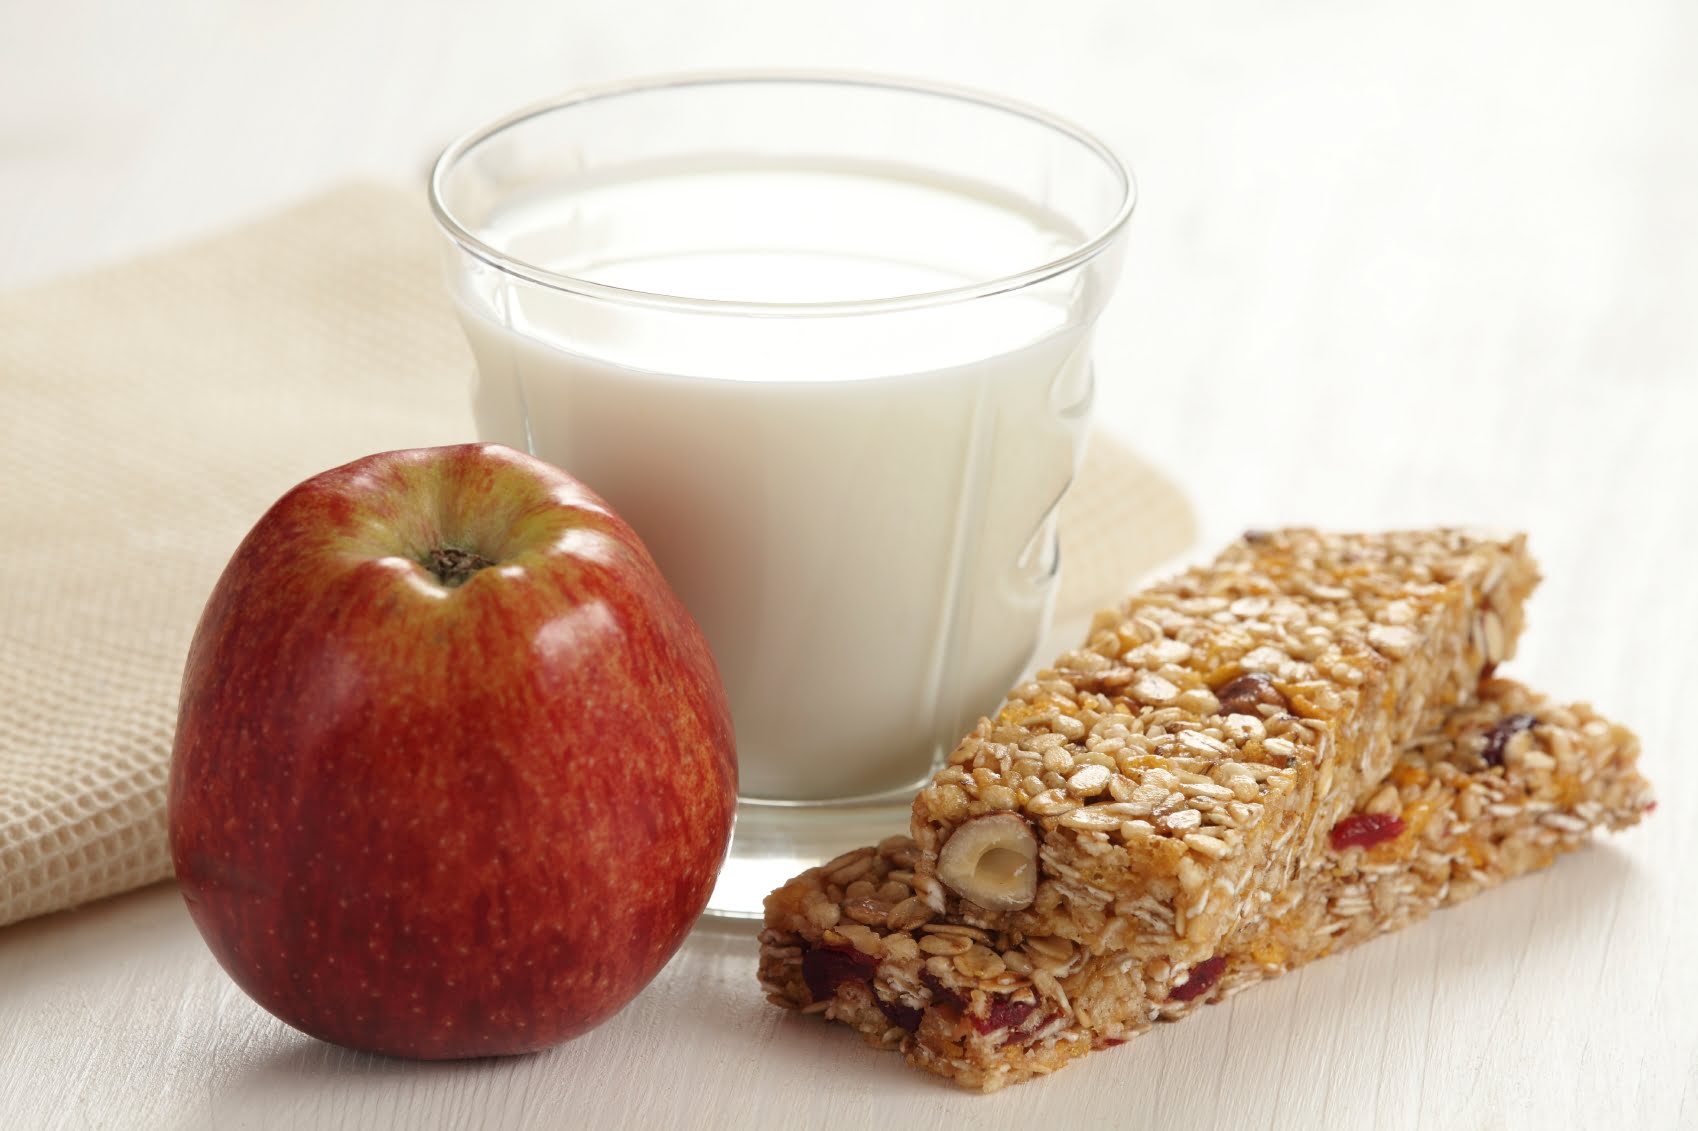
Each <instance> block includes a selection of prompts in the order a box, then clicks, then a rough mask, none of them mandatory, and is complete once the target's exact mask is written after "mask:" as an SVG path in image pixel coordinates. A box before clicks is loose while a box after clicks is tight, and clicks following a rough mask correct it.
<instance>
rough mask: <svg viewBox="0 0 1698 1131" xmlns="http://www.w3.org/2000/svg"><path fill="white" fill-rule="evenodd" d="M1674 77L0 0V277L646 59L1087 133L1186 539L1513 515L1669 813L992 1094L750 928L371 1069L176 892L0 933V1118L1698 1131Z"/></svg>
mask: <svg viewBox="0 0 1698 1131" xmlns="http://www.w3.org/2000/svg"><path fill="white" fill-rule="evenodd" d="M1695 59H1698V4H1693V3H1691V2H1690V0H1619V2H1611V3H1604V2H1602V0H1594V2H1589V3H1581V2H1575V0H1484V2H1482V0H1429V2H1427V3H1421V4H1411V3H1408V2H1407V0H1397V2H1384V0H1287V2H1269V3H1261V4H1257V3H1252V2H1250V0H1203V2H1200V3H1192V4H1179V3H1160V2H1156V0H1040V2H1026V3H1020V2H1015V0H971V2H957V0H950V2H946V3H928V2H923V0H903V2H899V3H898V2H889V0H858V2H856V3H852V4H851V3H831V4H825V3H817V2H813V3H810V2H807V0H746V2H743V3H735V4H733V3H726V2H711V0H700V2H694V3H687V2H684V0H678V2H676V3H664V4H663V3H654V2H637V0H624V2H618V0H496V2H488V3H469V2H467V0H456V2H450V0H415V2H412V3H399V2H397V3H389V4H378V3H330V2H315V0H302V2H298V3H292V4H275V3H262V2H260V0H240V2H235V0H232V2H226V3H214V2H211V0H205V2H200V3H195V2H189V0H170V2H160V3H152V4H138V3H133V2H130V3H119V2H111V3H93V2H69V3H45V2H26V0H0V287H7V286H17V285H26V284H29V283H31V282H34V281H38V280H42V279H46V278H49V277H52V276H54V275H58V274H60V273H63V272H67V271H73V270H76V269H78V268H83V267H88V266H92V265H95V264H99V263H102V262H106V261H110V260H112V259H115V258H119V257H123V256H125V255H128V254H131V253H134V252H137V251H140V250H143V249H150V248H155V247H161V246H166V245H168V244H170V243H171V242H173V241H175V240H178V239H180V238H182V237H185V236H188V235H191V234H200V233H202V232H205V231H208V230H212V229H215V228H217V227H220V226H223V225H226V224H229V223H232V222H235V221H238V220H242V219H247V218H251V217H256V216H259V215H261V214H263V213H265V212H267V211H268V210H270V209H272V208H274V207H277V206H279V205H282V204H284V203H286V202H290V201H293V200H295V199H297V198H299V197H301V196H303V195H306V194H308V193H311V192H312V191H314V190H316V189H319V188H322V187H326V186H329V185H331V184H334V183H337V182H339V181H342V180H345V179H348V178H350V177H355V176H368V177H370V176H375V177H380V178H387V179H400V180H406V181H409V182H411V183H414V184H421V185H422V177H423V171H424V169H425V166H426V164H427V162H428V160H429V158H430V157H431V156H432V155H433V153H434V151H435V150H436V149H438V148H440V146H441V145H442V144H443V143H445V142H446V141H447V140H448V139H449V138H450V137H451V136H452V135H454V134H456V133H458V132H460V131H462V130H463V129H465V128H468V127H470V126H472V125H474V124H477V123H478V122H480V121H481V120H483V119H485V118H488V117H491V116H493V115H495V114H497V113H500V112H502V111H505V110H507V109H509V108H511V107H513V106H514V105H517V104H520V103H523V102H528V101H532V100H535V99H537V98H540V97H544V96H546V95H549V94H552V93H556V92H558V91H560V90H563V89H565V88H567V87H571V86H575V85H579V84H583V83H589V82H598V81H603V80H607V79H611V78H618V77H623V76H630V75H636V74H641V73H647V72H655V71H663V70H673V69H681V68H694V67H727V66H744V65H762V66H785V67H805V66H830V67H850V68H857V69H868V70H875V71H885V72H902V73H910V74H914V75H919V76H924V77H929V78H933V79H941V80H949V81H955V82H961V83H967V84H971V85H975V86H980V87H986V88H990V89H993V90H996V91H1000V92H1002V93H1005V94H1007V95H1011V96H1014V97H1017V98H1021V99H1025V100H1028V101H1031V102H1035V103H1039V104H1042V105H1045V106H1048V107H1050V108H1053V109H1055V110H1057V111H1059V112H1061V113H1063V114H1065V115H1067V116H1070V117H1072V118H1074V119H1076V120H1078V121H1080V122H1081V123H1083V124H1085V125H1086V126H1088V127H1089V128H1091V129H1093V130H1094V131H1096V132H1097V133H1099V134H1100V135H1101V136H1103V137H1104V138H1105V139H1106V140H1107V141H1109V142H1110V144H1111V145H1113V146H1114V147H1115V148H1116V149H1117V150H1118V151H1119V152H1121V153H1122V154H1123V155H1124V156H1125V157H1126V158H1127V160H1128V161H1129V162H1130V163H1131V164H1132V165H1133V166H1134V168H1135V170H1136V172H1137V174H1138V177H1139V181H1140V186H1141V195H1140V202H1139V206H1138V211H1137V214H1136V215H1135V217H1134V219H1133V224H1132V234H1131V243H1130V250H1129V255H1128V269H1127V275H1126V279H1125V282H1124V286H1123V289H1122V291H1121V293H1120V296H1119V298H1118V299H1117V300H1116V302H1115V304H1114V306H1113V307H1112V308H1111V309H1110V312H1109V314H1108V316H1107V318H1106V321H1105V325H1104V327H1103V332H1102V336H1101V341H1100V348H1099V351H1098V358H1099V374H1100V376H1101V378H1102V380H1103V382H1104V389H1103V395H1102V399H1101V402H1100V403H1101V409H1102V417H1103V420H1104V421H1105V423H1106V424H1108V426H1109V427H1111V428H1113V429H1114V430H1115V431H1116V432H1118V433H1120V434H1122V435H1123V436H1125V437H1126V438H1127V439H1129V440H1130V441H1132V442H1133V443H1134V444H1135V445H1136V446H1137V447H1138V449H1139V450H1140V451H1141V452H1142V453H1143V454H1145V455H1146V456H1148V457H1150V458H1152V459H1154V460H1155V461H1156V462H1158V463H1159V464H1161V465H1162V466H1163V467H1164V468H1165V469H1166V470H1168V471H1169V472H1171V473H1172V474H1173V475H1174V476H1175V477H1176V478H1177V479H1178V480H1179V481H1180V482H1181V483H1182V484H1183V485H1184V486H1185V488H1186V489H1187V491H1188V492H1189V493H1190V494H1191V496H1192V499H1193V501H1194V503H1195V505H1196V507H1197V509H1198V512H1199V515H1200V519H1201V526H1202V530H1203V536H1204V541H1205V543H1206V544H1210V545H1212V544H1214V543H1218V542H1220V541H1222V540H1224V539H1225V538H1227V537H1229V536H1231V535H1232V534H1234V533H1236V532H1237V531H1238V530H1240V529H1242V528H1244V527H1246V526H1250V525H1264V526H1265V525H1271V524H1275V523H1281V524H1283V523H1294V522H1305V521H1314V522H1319V523H1324V524H1327V525H1332V526H1341V527H1343V526H1353V527H1384V526H1393V525H1407V524H1421V523H1429V522H1438V521H1446V522H1490V523H1496V524H1500V525H1507V526H1513V527H1519V528H1523V529H1527V530H1529V531H1531V533H1532V536H1533V545H1534V548H1535V551H1536V552H1537V553H1538V554H1539V556H1540V558H1541V560H1542V561H1543V563H1544V567H1545V572H1546V575H1547V581H1546V583H1545V585H1544V587H1543V588H1542V589H1541V591H1540V594H1539V595H1538V597H1537V598H1536V601H1535V604H1534V607H1533V611H1532V618H1533V619H1532V630H1531V632H1530V634H1529V636H1528V637H1527V639H1526V641H1525V643H1524V646H1523V649H1522V652H1521V657H1520V659H1519V660H1518V661H1517V665H1516V670H1517V671H1518V673H1519V674H1520V675H1521V676H1522V677H1523V678H1526V679H1527V680H1529V681H1530V682H1532V683H1534V684H1536V685H1538V686H1540V687H1542V688H1545V689H1547V690H1549V691H1551V692H1552V693H1554V694H1558V695H1561V696H1565V697H1572V698H1589V699H1591V700H1593V701H1594V702H1595V703H1597V704H1598V705H1599V706H1600V707H1602V708H1603V709H1605V710H1607V711H1609V712H1611V713H1612V714H1614V715H1616V716H1618V717H1620V718H1622V719H1624V720H1625V721H1628V722H1629V723H1631V724H1632V725H1634V726H1635V727H1636V728H1637V729H1638V730H1639V732H1640V733H1641V735H1642V736H1643V738H1644V739H1645V744H1646V754H1645V765H1646V767H1647V769H1648V771H1649V773H1650V774H1651V776H1652V777H1653V779H1654V780H1655V782H1656V783H1657V785H1658V787H1659V791H1660V793H1661V796H1662V807H1661V809H1660V810H1659V811H1658V813H1657V814H1656V815H1655V816H1654V817H1653V818H1652V820H1651V821H1650V822H1649V823H1648V824H1647V826H1645V827H1644V828H1642V829H1639V830H1636V831H1634V832H1632V833H1630V834H1628V835H1626V836H1623V837H1620V838H1618V839H1616V840H1615V841H1613V842H1612V843H1610V844H1608V845H1606V846H1604V847H1601V848H1599V849H1595V850H1593V851H1591V852H1589V853H1586V854H1583V855H1582V856H1579V857H1576V858H1572V859H1569V860H1567V861H1565V862H1563V863H1562V864H1561V865H1559V866H1558V867H1557V868H1555V869H1554V870H1552V871H1551V872H1549V873H1547V874H1545V875H1542V876H1539V877H1535V878H1532V879H1529V880H1526V881H1523V882H1520V883H1518V884H1515V885H1513V886H1511V887H1509V888H1506V889H1504V890H1503V891H1500V892H1497V893H1494V894H1492V895H1490V896H1489V897H1487V898H1484V899H1482V900H1480V901H1478V902H1476V903H1474V904H1472V905H1470V906H1468V907H1465V908H1461V909H1458V910H1455V911H1451V912H1447V913H1444V914H1442V915H1440V916H1439V917H1438V918H1437V919H1436V920H1435V921H1433V922H1430V923H1428V924H1425V925H1423V926H1421V927H1418V928H1415V929H1413V930H1410V931H1408V932H1405V933H1404V934H1402V935H1400V936H1396V937H1393V938H1390V939H1386V940H1383V941H1381V942H1378V943H1376V944H1373V945H1371V946H1369V947H1366V948H1364V949H1362V950H1361V951H1359V952H1357V953H1354V954H1351V955H1348V956H1345V957H1341V958H1335V959H1331V960H1328V961H1326V962H1324V963H1322V964H1320V965H1318V966H1316V967H1312V968H1310V969H1308V970H1305V971H1303V972H1301V973H1299V974H1297V975H1294V976H1291V977H1288V978H1285V979H1283V980H1281V981H1279V982H1277V983H1274V984H1272V985H1270V986H1267V987H1264V988H1260V989H1258V990H1256V991H1254V992H1253V993H1250V994H1246V995H1244V996H1242V997H1240V998H1238V999H1236V1000H1235V1001H1234V1002H1232V1003H1230V1004H1229V1005H1227V1006H1224V1007H1218V1008H1211V1009H1208V1010H1204V1011H1203V1012H1202V1013H1201V1014H1199V1015H1198V1016H1197V1017H1196V1018H1194V1019H1192V1020H1190V1021H1187V1022H1185V1023H1184V1024H1183V1025H1180V1026H1175V1027H1171V1028H1163V1029H1161V1030H1159V1031H1157V1032H1155V1033H1153V1034H1151V1035H1149V1036H1147V1037H1144V1038H1142V1039H1140V1040H1138V1041H1136V1042H1134V1043H1133V1044H1131V1045H1129V1046H1127V1047H1125V1048H1123V1049H1120V1050H1117V1051H1115V1052H1113V1053H1106V1054H1100V1055H1097V1056H1093V1057H1091V1058H1089V1059H1088V1060H1086V1061H1085V1062H1083V1063H1082V1064H1080V1065H1079V1066H1077V1067H1074V1068H1070V1069H1069V1070H1067V1071H1066V1072H1065V1073H1063V1074H1061V1075H1060V1076H1057V1077H1056V1078H1054V1079H1053V1080H1050V1081H1047V1082H1043V1083H1039V1084H1035V1085H1030V1086H1026V1087H1022V1088H1018V1089H1014V1090H1011V1091H1009V1092H1007V1093H1004V1094H1002V1095H999V1096H996V1097H992V1098H984V1099H981V1098H978V1097H971V1096H966V1095H957V1094H955V1093H953V1092H952V1091H950V1090H948V1089H947V1088H946V1087H944V1086H942V1085H939V1084H936V1083H935V1082H933V1081H931V1080H929V1079H927V1078H924V1077H921V1076H919V1075H917V1074H914V1073H911V1072H909V1071H907V1070H904V1069H903V1068H902V1067H901V1066H900V1065H899V1064H898V1063H897V1062H896V1060H895V1059H893V1058H891V1057H888V1056H881V1055H878V1054H875V1053H874V1052H872V1051H870V1050H866V1049H864V1048H863V1047H862V1046H860V1045H859V1044H858V1042H857V1041H856V1040H855V1039H854V1038H853V1037H851V1036H849V1035H848V1034H846V1033H844V1032H838V1031H833V1030H831V1029H829V1028H827V1027H825V1026H821V1025H816V1024H811V1023H806V1022H804V1021H802V1020H800V1019H796V1018H791V1017H786V1016H783V1015H781V1014H779V1013H778V1011H776V1010H773V1009H771V1008H770V1007H768V1006H766V1005H765V1004H764V1003H763V1002H762V1001H761V999H760V996H759V994H758V992H757V991H756V989H755V987H754V984H753V977H752V971H753V959H752V953H753V944H752V941H751V940H750V939H749V938H748V937H747V936H745V935H741V934H738V933H735V932H732V933H724V934H716V933H713V932H699V933H698V935H697V937H696V938H694V939H693V940H692V941H691V942H690V943H689V944H688V946H687V948H686V950H685V952H684V953H683V954H682V955H681V956H680V958H679V959H677V960H675V962H674V963H673V965H672V966H671V967H670V968H669V969H668V970H667V971H666V973H664V974H663V975H662V976H661V978H660V979H659V980H658V981H657V982H656V983H655V985H654V986H653V987H651V989H650V990H649V991H647V992H646V993H645V994H644V995H643V996H642V997H641V998H639V999H638V1001H637V1002H636V1003H635V1004H634V1005H633V1006H632V1007H631V1008H630V1009H629V1010H628V1011H626V1012H625V1013H624V1014H622V1015H621V1016H620V1017H618V1018H617V1019H615V1020H614V1021H613V1022H611V1023H610V1024H608V1025H607V1026H605V1027H604V1028H602V1029H600V1030H598V1031H596V1032H595V1033H593V1034H591V1035H589V1036H587V1037H584V1038H582V1039H580V1040H578V1041H576V1042H573V1043H572V1044H570V1045H568V1046H565V1047H563V1048H561V1049H559V1050H556V1051H554V1052H552V1053H548V1054H544V1055H540V1056H536V1057H531V1058H526V1059H522V1060H515V1061H509V1062H501V1063H480V1064H462V1065H450V1066H419V1065H412V1064H407V1063H403V1062H392V1061H375V1060H372V1059H370V1058H366V1057H363V1056H358V1055H355V1054H351V1053H347V1052H343V1051H340V1050H336V1049H332V1048H329V1047H326V1046H322V1045H318V1044H315V1043H313V1042H311V1041H309V1040H307V1039H306V1038H304V1037H300V1036H298V1035H296V1034H294V1033H292V1032H291V1031H289V1030H288V1029H286V1028H285V1027H283V1026H282V1025H281V1024H280V1023H278V1022H275V1021H273V1020H271V1019H270V1018H269V1017H267V1016H266V1015H264V1014H263V1013H261V1012H260V1011H259V1010H258V1009H257V1007H254V1006H253V1005H251V1004H250V1003H249V1002H248V1001H247V999H246V998H244V997H243V996H242V995H241V994H240V993H239V992H238V991H236V990H235V989H234V988H233V987H231V986H230V985H229V984H228V983H227V982H226V981H225V980H224V979H223V976H222V975H221V974H220V973H219V972H218V970H217V969H216V967H215V966H214V965H213V963H212V961H211V959H210V957H209V956H208V955H207V954H206V953H205V951H204V949H203V948H202V947H201V944H200V943H199V941H198V939H197V937H196V936H195V934H194V932H193V929H192V927H191V926H190V925H189V923H188V920H187V917H186V915H185V914H184V913H183V911H182V910H181V907H180V904H179V902H178V900H177V898H176V895H175V893H174V892H173V891H171V890H170V889H169V888H168V887H162V888H158V889H154V890H151V891H148V892H143V893H138V894H136V895H132V896H127V897H124V898H121V899H118V900H114V901H110V902H108V903H106V904H104V905H101V906H99V907H96V908H93V909H89V910H85V911H81V912H77V913H73V914H69V915H62V916H56V917H52V918H49V919H46V920H41V921H37V922H33V923H29V924H25V925H22V926H18V927H12V928H8V929H5V930H3V931H0V1125H4V1126H6V1127H9V1128H32V1127H36V1126H59V1125H66V1126H84V1125H109V1126H131V1125H136V1126H185V1125H187V1126H201V1125H205V1126H220V1127H225V1126H280V1127H283V1126H328V1125H349V1126H360V1127H370V1128H381V1127H420V1126H430V1125H437V1124H440V1125H447V1126H521V1125H532V1124H534V1125H546V1126H577V1125H585V1126H621V1125H631V1126H725V1127H732V1126H750V1125H771V1126H812V1125H842V1126H865V1125H876V1124H885V1125H892V1126H895V1125H903V1126H918V1127H929V1126H946V1125H947V1126H969V1125H971V1126H979V1125H982V1126H987V1127H997V1126H1019V1125H1026V1124H1030V1123H1032V1122H1035V1121H1037V1120H1039V1119H1042V1120H1044V1121H1046V1122H1051V1123H1055V1124H1057V1125H1061V1124H1064V1123H1076V1124H1078V1125H1080V1126H1098V1127H1105V1126H1127V1127H1132V1126H1151V1127H1165V1126H1197V1127H1227V1126H1240V1125H1243V1126H1255V1127H1261V1126H1276V1127H1314V1126H1326V1127H1341V1128H1352V1129H1355V1128H1374V1129H1376V1131H1378V1129H1382V1128H1395V1127H1499V1126H1509V1127H1523V1126H1526V1127H1538V1126H1588V1127H1593V1126H1614V1125H1624V1124H1628V1123H1632V1122H1635V1121H1637V1122H1638V1123H1639V1125H1642V1126H1647V1127H1674V1126H1678V1125H1681V1124H1684V1125H1686V1126H1693V1125H1695V1124H1698V975H1695V973H1694V970H1695V967H1694V965H1693V963H1692V959H1691V957H1690V956H1691V955H1692V954H1693V953H1694V952H1695V950H1698V945H1695V944H1698V916H1695V914H1694V912H1693V910H1692V906H1693V905H1692V900H1691V898H1690V897H1691V896H1692V895H1693V894H1694V884H1693V881H1692V878H1691V874H1690V871H1689V869H1690V868H1691V867H1692V866H1693V865H1694V864H1695V863H1698V855H1695V851H1694V850H1695V848H1698V843H1695V840H1694V837H1693V835H1692V832H1691V827H1692V816H1691V814H1692V813H1693V807H1694V804H1695V803H1698V769H1694V768H1693V761H1692V759H1691V757H1690V755H1691V745H1692V738H1691V722H1690V720H1691V719H1692V718H1693V717H1694V710H1693V704H1694V703H1695V702H1698V694H1695V693H1694V690H1693V689H1694V687H1698V682H1695V681H1698V648H1695V647H1694V644H1693V642H1692V640H1693V634H1694V632H1698V553H1695V548H1698V535H1695V533H1694V526H1695V524H1698V457H1695V456H1694V447H1695V446H1698V207H1695V204H1698V62H1695V61H1694V60H1695ZM421 191H422V189H421ZM4 379H5V375H4V374H0V380H4ZM8 536H17V535H16V533H15V532H14V533H12V534H9V535H8ZM1683 955H1684V956H1686V957H1682V956H1683Z"/></svg>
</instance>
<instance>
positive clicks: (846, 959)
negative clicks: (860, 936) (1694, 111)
mask: <svg viewBox="0 0 1698 1131" xmlns="http://www.w3.org/2000/svg"><path fill="white" fill-rule="evenodd" d="M876 969H878V963H876V962H874V961H873V960H872V959H871V958H869V957H868V956H866V955H864V954H862V953H861V952H860V951H858V950H855V949H854V948H852V947H846V946H818V947H815V948H814V949H812V950H810V951H808V952H807V953H806V954H804V955H802V981H804V982H806V983H808V993H810V994H812V995H813V998H814V1000H815V1001H826V1000H828V999H829V998H830V997H831V996H832V995H833V994H835V993H836V992H837V987H838V986H841V985H842V984H843V983H844V982H866V983H867V984H869V985H871V984H872V980H873V971H874V970H876Z"/></svg>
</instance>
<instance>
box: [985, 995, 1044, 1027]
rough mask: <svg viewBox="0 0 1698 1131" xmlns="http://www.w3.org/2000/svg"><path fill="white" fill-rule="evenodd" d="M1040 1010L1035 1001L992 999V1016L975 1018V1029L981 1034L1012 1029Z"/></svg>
mask: <svg viewBox="0 0 1698 1131" xmlns="http://www.w3.org/2000/svg"><path fill="white" fill-rule="evenodd" d="M1036 1008H1038V1003H1037V1002H1035V1001H1010V1000H1009V999H1008V998H1005V997H999V998H993V999H991V1006H990V1014H989V1016H987V1017H975V1018H973V1028H975V1029H977V1030H978V1031H979V1032H981V1033H994V1032H996V1031H997V1030H998V1029H1012V1028H1014V1027H1015V1026H1017V1025H1019V1024H1020V1022H1022V1021H1024V1020H1026V1018H1028V1017H1030V1016H1031V1015H1032V1010H1034V1009H1036Z"/></svg>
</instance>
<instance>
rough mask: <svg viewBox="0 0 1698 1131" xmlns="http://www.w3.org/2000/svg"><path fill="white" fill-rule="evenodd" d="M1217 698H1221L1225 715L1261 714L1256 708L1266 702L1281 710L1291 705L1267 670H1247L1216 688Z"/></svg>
mask: <svg viewBox="0 0 1698 1131" xmlns="http://www.w3.org/2000/svg"><path fill="white" fill-rule="evenodd" d="M1215 698H1217V699H1219V700H1220V713H1221V714H1223V715H1257V716H1260V714H1261V712H1260V711H1258V710H1257V709H1256V708H1257V707H1259V706H1261V705H1262V704H1264V703H1265V704H1267V705H1268V706H1270V707H1275V708H1277V709H1278V710H1281V711H1283V710H1285V709H1286V707H1288V706H1289V705H1290V704H1288V703H1287V702H1286V700H1285V696H1284V695H1281V694H1280V691H1279V688H1277V687H1275V686H1274V683H1273V677H1272V676H1271V675H1269V674H1268V673H1267V672H1245V673H1244V674H1243V675H1241V676H1239V677H1238V678H1237V679H1229V680H1227V681H1226V682H1225V683H1223V684H1221V685H1220V686H1219V687H1217V688H1215Z"/></svg>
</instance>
